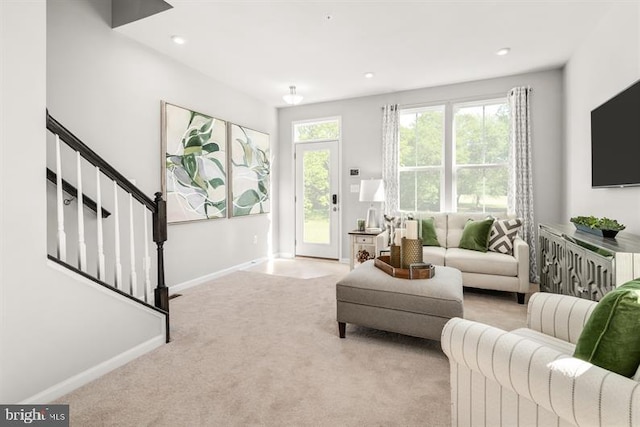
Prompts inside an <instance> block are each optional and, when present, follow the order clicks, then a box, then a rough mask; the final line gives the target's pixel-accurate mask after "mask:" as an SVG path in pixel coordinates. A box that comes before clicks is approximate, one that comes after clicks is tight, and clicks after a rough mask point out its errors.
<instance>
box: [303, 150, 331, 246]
mask: <svg viewBox="0 0 640 427" xmlns="http://www.w3.org/2000/svg"><path fill="white" fill-rule="evenodd" d="M329 154H330V153H329V150H317V151H307V152H305V153H304V158H303V161H302V168H303V185H304V191H303V194H304V200H303V201H302V203H303V204H304V205H303V206H304V219H303V221H304V222H303V232H302V235H303V240H304V242H305V243H322V244H329V243H330V242H331V233H330V216H331V203H330V198H331V194H330V188H329Z"/></svg>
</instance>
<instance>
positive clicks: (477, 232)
mask: <svg viewBox="0 0 640 427" xmlns="http://www.w3.org/2000/svg"><path fill="white" fill-rule="evenodd" d="M492 226H493V218H487V219H481V220H472V219H470V220H468V221H467V223H466V224H465V226H464V229H463V230H462V237H461V238H460V244H459V245H458V246H459V247H460V248H463V249H470V250H472V251H479V252H487V248H488V247H489V233H490V232H491V227H492Z"/></svg>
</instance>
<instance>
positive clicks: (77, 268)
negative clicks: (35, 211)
mask: <svg viewBox="0 0 640 427" xmlns="http://www.w3.org/2000/svg"><path fill="white" fill-rule="evenodd" d="M47 130H48V131H49V132H50V137H51V138H50V139H51V140H52V143H53V144H54V145H55V147H54V149H53V150H50V154H51V155H50V161H49V164H50V165H51V167H50V168H48V169H47V179H48V181H49V182H50V183H51V185H52V186H54V188H55V197H54V198H53V200H50V201H49V205H48V211H47V212H48V218H49V225H50V227H49V228H50V229H51V232H50V233H49V234H50V236H49V240H50V241H51V242H50V243H51V244H50V245H49V246H50V250H49V254H48V257H49V259H50V260H52V261H54V262H56V263H57V264H59V265H61V266H63V267H64V268H66V269H68V270H70V271H72V272H74V273H76V274H78V275H81V276H83V277H85V278H87V279H90V280H92V281H93V282H95V283H97V284H99V285H101V286H103V287H105V288H107V289H109V290H111V291H113V292H115V293H117V294H119V295H121V296H122V297H123V298H127V299H129V300H132V301H135V302H136V303H138V304H140V305H141V306H145V307H147V308H149V309H152V310H155V311H157V312H160V313H162V314H163V315H164V316H165V319H166V342H169V340H170V333H169V293H168V288H167V286H166V284H165V281H164V258H163V256H164V249H163V246H164V242H165V241H166V240H167V216H166V202H165V201H164V200H163V198H162V193H160V192H157V193H155V198H154V199H153V200H152V199H151V198H149V197H147V195H145V194H144V193H143V192H142V191H141V190H140V189H139V188H137V187H136V186H135V183H134V182H132V181H130V180H129V179H127V178H125V177H124V176H123V175H122V174H121V173H120V172H118V171H117V170H116V169H115V168H114V167H113V166H111V165H110V164H109V163H107V162H106V161H105V160H104V159H102V158H101V157H100V156H99V155H98V154H96V153H95V152H94V151H93V150H91V149H90V148H89V147H88V146H87V145H86V144H85V143H83V142H82V141H81V140H80V139H78V138H77V137H76V136H75V135H74V134H72V133H71V132H70V131H69V130H67V129H66V128H65V127H64V126H63V125H61V124H60V123H59V122H58V121H57V120H56V119H55V118H53V117H52V116H51V115H49V112H48V111H47ZM54 224H55V225H54ZM153 245H154V246H155V252H156V256H155V257H154V258H152V257H151V256H150V249H149V246H153ZM54 247H55V249H53V248H54Z"/></svg>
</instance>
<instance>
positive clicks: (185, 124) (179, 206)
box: [161, 101, 228, 223]
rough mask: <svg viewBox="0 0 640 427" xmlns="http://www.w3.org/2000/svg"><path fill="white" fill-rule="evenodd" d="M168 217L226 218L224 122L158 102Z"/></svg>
mask: <svg viewBox="0 0 640 427" xmlns="http://www.w3.org/2000/svg"><path fill="white" fill-rule="evenodd" d="M161 170H162V192H163V194H164V195H165V199H166V201H167V222H169V223H177V222H185V221H195V220H203V219H214V218H226V217H227V193H228V189H227V123H226V122H225V121H224V120H220V119H216V118H214V117H211V116H208V115H206V114H202V113H199V112H197V111H193V110H189V109H187V108H183V107H179V106H177V105H173V104H169V103H168V102H164V101H163V102H162V168H161Z"/></svg>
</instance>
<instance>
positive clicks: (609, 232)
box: [573, 222, 619, 239]
mask: <svg viewBox="0 0 640 427" xmlns="http://www.w3.org/2000/svg"><path fill="white" fill-rule="evenodd" d="M573 225H574V226H575V227H576V229H578V230H580V231H584V232H585V233H589V234H593V235H596V236H600V237H607V238H610V239H613V238H614V237H616V235H617V234H618V232H619V230H600V229H598V228H591V227H587V226H586V225H582V224H576V223H575V222H574V223H573Z"/></svg>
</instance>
